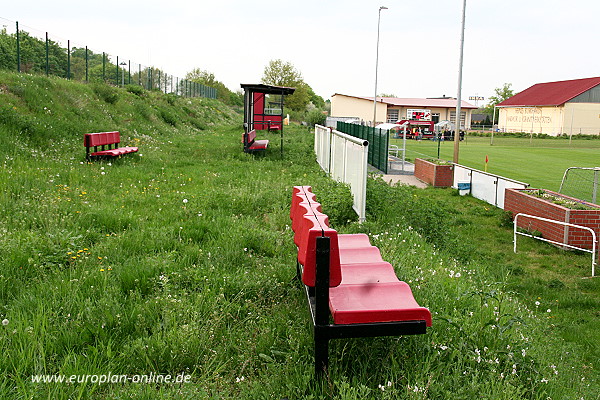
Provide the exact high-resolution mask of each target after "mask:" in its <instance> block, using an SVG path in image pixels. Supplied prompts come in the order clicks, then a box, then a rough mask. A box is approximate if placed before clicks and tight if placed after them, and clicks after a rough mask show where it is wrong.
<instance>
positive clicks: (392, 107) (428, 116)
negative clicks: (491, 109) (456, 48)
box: [331, 93, 477, 129]
mask: <svg viewBox="0 0 600 400" xmlns="http://www.w3.org/2000/svg"><path fill="white" fill-rule="evenodd" d="M376 104H377V122H376V124H379V123H383V122H390V123H396V122H398V121H399V120H404V119H408V120H415V119H417V120H424V121H433V122H434V123H437V122H440V121H450V122H452V123H454V122H455V120H456V99H454V98H449V97H442V98H434V99H413V98H408V99H404V98H396V97H377V103H376ZM475 109H477V107H475V106H474V105H472V104H469V103H467V102H466V101H462V102H461V113H460V114H461V119H460V120H461V127H463V129H464V128H465V127H466V129H469V128H470V127H471V113H472V112H473V110H475ZM331 116H332V117H355V118H359V119H361V120H362V121H364V122H365V123H367V124H369V125H371V121H372V120H373V97H359V96H348V95H345V94H340V93H336V94H334V95H333V96H332V97H331Z"/></svg>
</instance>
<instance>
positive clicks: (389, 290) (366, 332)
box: [290, 186, 431, 376]
mask: <svg viewBox="0 0 600 400" xmlns="http://www.w3.org/2000/svg"><path fill="white" fill-rule="evenodd" d="M290 218H291V219H292V230H293V231H294V243H295V244H296V246H297V247H298V262H297V273H298V277H299V278H300V279H301V280H302V282H303V283H304V285H305V289H306V295H307V297H308V303H309V307H310V311H311V316H312V319H313V325H314V341H315V349H314V352H315V353H314V354H315V374H316V375H317V376H318V375H320V374H322V373H323V372H324V371H325V370H326V369H327V367H328V363H329V355H328V352H329V350H328V349H329V340H330V339H340V338H351V337H373V336H398V335H413V334H423V333H426V328H427V327H429V326H431V313H430V312H429V310H428V309H427V308H425V307H420V306H419V304H417V302H416V301H415V298H414V297H413V294H412V291H411V289H410V287H409V285H408V284H407V283H405V282H401V281H400V280H399V279H398V277H397V276H396V273H395V271H394V267H393V266H392V265H391V264H390V263H387V262H385V261H383V259H382V258H381V253H380V251H379V249H378V248H377V247H375V246H372V245H371V243H370V241H369V237H368V236H367V235H365V234H338V233H337V232H336V231H335V229H333V228H331V227H330V226H329V218H328V217H327V215H326V214H323V213H322V209H321V205H320V204H319V203H318V202H317V201H316V198H315V195H314V193H312V190H311V188H310V186H295V187H294V189H293V194H292V205H291V210H290Z"/></svg>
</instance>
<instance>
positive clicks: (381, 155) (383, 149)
mask: <svg viewBox="0 0 600 400" xmlns="http://www.w3.org/2000/svg"><path fill="white" fill-rule="evenodd" d="M337 130H338V131H340V132H344V133H346V134H348V135H350V136H354V137H357V138H359V139H363V140H366V141H368V142H369V153H368V156H367V162H368V163H369V165H372V166H373V167H375V168H377V169H378V170H380V171H382V172H383V173H385V174H387V172H388V147H389V137H388V131H387V130H385V129H379V128H371V127H369V126H364V125H357V124H349V123H347V122H342V121H338V123H337Z"/></svg>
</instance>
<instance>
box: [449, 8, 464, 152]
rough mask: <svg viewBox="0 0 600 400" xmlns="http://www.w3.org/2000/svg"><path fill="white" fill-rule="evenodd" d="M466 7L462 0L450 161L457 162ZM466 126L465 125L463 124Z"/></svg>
mask: <svg viewBox="0 0 600 400" xmlns="http://www.w3.org/2000/svg"><path fill="white" fill-rule="evenodd" d="M466 9H467V0H463V8H462V26H461V28H460V56H459V61H458V93H457V95H456V119H455V130H454V157H453V158H452V161H453V162H454V163H455V164H458V146H459V143H460V108H461V104H460V103H461V101H462V99H461V97H462V69H463V50H464V47H465V10H466ZM466 124H467V116H466V115H465V125H466ZM465 128H466V126H465Z"/></svg>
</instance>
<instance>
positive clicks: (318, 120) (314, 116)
mask: <svg viewBox="0 0 600 400" xmlns="http://www.w3.org/2000/svg"><path fill="white" fill-rule="evenodd" d="M326 118H327V116H326V115H325V114H323V111H321V110H319V109H314V110H312V111H309V112H308V114H307V115H306V122H308V125H309V126H315V125H325V119H326Z"/></svg>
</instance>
